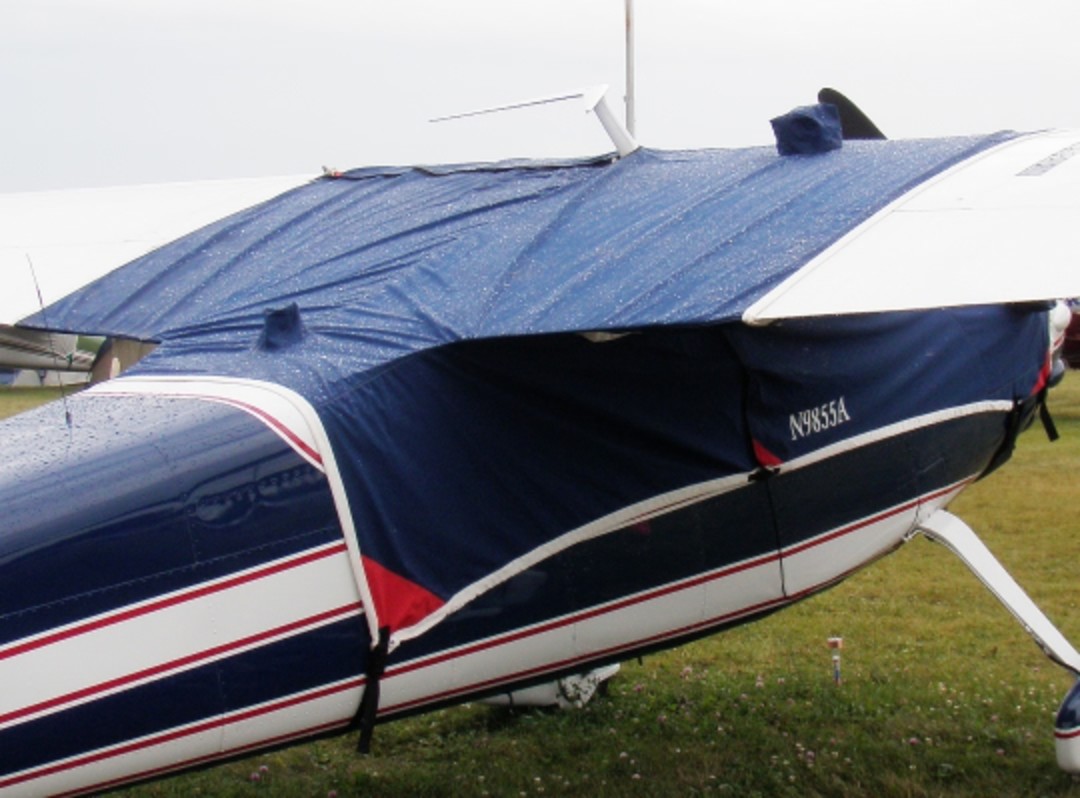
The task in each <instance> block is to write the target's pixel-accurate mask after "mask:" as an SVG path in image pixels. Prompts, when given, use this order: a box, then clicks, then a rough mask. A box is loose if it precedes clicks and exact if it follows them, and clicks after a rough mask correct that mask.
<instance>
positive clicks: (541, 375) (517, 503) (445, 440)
mask: <svg viewBox="0 0 1080 798" xmlns="http://www.w3.org/2000/svg"><path fill="white" fill-rule="evenodd" d="M1005 138H1006V135H1004V134H1002V135H997V136H992V137H982V138H954V139H944V140H927V141H906V142H904V141H889V142H884V141H883V142H877V141H875V142H848V143H845V145H844V147H843V148H842V149H839V150H835V151H832V152H829V153H826V154H821V155H812V156H801V155H796V156H790V157H783V158H782V157H780V156H778V155H777V154H776V151H775V150H774V149H772V148H764V147H763V148H754V149H749V150H733V151H727V150H707V151H695V152H658V151H652V150H638V151H637V152H635V153H633V154H632V155H630V156H628V157H625V158H622V159H620V160H612V159H610V158H607V159H600V160H591V161H583V162H574V163H569V164H534V163H529V164H518V165H513V164H503V165H496V166H474V167H456V168H452V167H447V168H440V169H420V168H409V169H368V170H359V171H355V172H351V173H347V174H345V175H343V176H341V177H339V178H336V179H331V178H327V179H321V180H317V181H314V182H312V183H311V184H309V185H306V186H303V187H301V188H298V189H295V190H293V191H291V192H288V193H286V194H284V195H282V196H280V197H278V198H276V199H274V200H271V201H269V202H266V203H264V204H262V205H259V206H257V207H254V208H252V209H249V210H247V211H244V212H241V213H239V214H236V215H234V216H231V217H229V218H227V219H224V220H222V221H220V222H217V223H215V224H213V225H210V226H208V227H206V228H204V229H202V230H200V231H198V232H196V233H193V234H191V235H189V236H187V237H185V238H183V239H180V240H178V241H176V242H174V243H172V244H169V245H167V246H165V247H162V248H161V249H159V250H157V251H155V252H152V253H150V254H148V255H146V256H145V257H143V258H141V259H139V260H137V261H134V262H132V263H130V264H128V265H127V266H125V267H123V268H121V269H119V270H117V271H116V272H113V273H112V274H110V275H107V276H106V277H104V278H102V279H101V280H99V281H97V282H96V283H93V284H91V285H90V286H88V287H86V288H84V289H83V290H81V291H79V292H77V293H75V294H73V295H71V296H70V297H68V298H66V299H64V300H61V301H60V302H58V303H56V304H54V305H52V306H51V307H49V308H48V309H47V311H46V312H45V315H41V314H39V315H36V316H34V317H31V318H30V319H27V320H26V322H25V324H27V325H29V326H37V327H44V326H46V325H45V322H44V319H48V326H49V327H51V328H53V329H60V330H71V331H79V332H83V333H97V334H104V335H117V336H126V337H132V338H138V339H144V340H155V341H159V342H161V345H160V346H159V347H158V349H157V350H156V351H155V352H154V354H153V355H151V356H150V357H149V358H147V359H146V360H145V361H143V362H142V363H141V364H140V365H139V366H138V367H137V370H138V372H141V373H143V374H194V375H216V376H236V377H244V378H250V379H259V380H266V381H269V382H274V383H279V384H283V385H285V386H287V387H289V388H291V389H293V390H295V391H297V392H298V393H300V394H301V395H302V396H304V397H305V398H306V399H307V400H308V401H309V402H310V403H311V404H312V405H313V406H314V407H315V409H316V410H317V412H318V413H319V415H320V418H321V419H322V421H323V424H324V426H325V428H326V430H327V433H328V435H329V437H330V440H331V443H332V446H333V447H334V455H335V459H336V461H337V463H338V465H339V467H340V470H341V476H342V479H343V481H344V484H345V488H346V491H347V494H348V497H349V504H350V507H351V512H352V514H353V516H354V521H355V527H356V530H357V535H358V539H359V546H360V550H361V552H362V554H363V557H364V567H365V571H366V575H367V581H368V583H369V587H370V589H371V595H372V597H373V600H374V603H375V607H374V610H375V612H374V613H372V617H375V618H377V619H378V621H377V622H378V624H379V625H380V626H382V625H385V626H389V627H391V628H392V629H403V628H408V627H410V626H415V625H416V624H418V623H420V622H422V621H423V619H424V618H425V617H426V616H428V615H430V614H431V613H433V612H435V611H436V610H437V609H438V608H439V607H441V606H443V605H444V604H445V603H446V602H447V601H448V600H449V599H451V598H452V597H454V596H456V595H459V594H460V593H461V591H462V590H463V589H465V588H466V587H468V586H470V585H475V584H478V583H481V582H483V581H484V580H485V579H486V578H490V577H491V575H492V574H495V573H497V572H499V571H500V569H504V568H505V567H506V566H507V564H508V563H510V562H511V561H513V560H514V559H515V558H519V557H521V556H523V554H525V553H527V552H530V551H535V550H536V549H537V547H540V546H543V545H545V544H547V543H548V542H550V541H551V540H553V539H555V538H557V537H558V536H560V535H563V534H565V533H566V532H567V531H568V530H572V529H577V528H580V527H582V526H583V525H584V524H587V523H589V522H590V521H591V520H592V519H595V518H599V517H601V516H604V515H606V514H610V513H613V512H615V511H617V510H619V509H620V508H626V507H628V506H631V505H634V504H635V502H641V501H644V500H646V499H649V498H650V497H655V496H659V495H663V494H665V492H670V491H674V490H678V489H680V488H682V487H684V486H687V485H693V484H700V483H703V482H707V481H708V480H712V479H717V478H721V477H724V476H726V475H731V474H737V473H747V472H749V471H751V470H752V469H753V468H755V467H756V466H757V465H758V461H757V460H756V459H755V455H754V452H753V450H752V447H751V444H750V438H751V432H752V430H748V429H747V426H746V419H745V412H744V408H743V406H742V402H743V401H744V394H745V393H746V384H745V379H746V377H745V374H744V369H743V367H741V366H739V365H738V359H737V358H736V357H735V356H734V355H733V354H732V351H733V350H732V344H731V341H730V340H729V338H728V337H726V336H723V335H715V336H714V335H710V334H707V333H706V332H703V331H707V330H709V329H714V330H715V329H717V328H718V327H719V326H720V325H722V324H723V323H725V322H732V321H736V320H738V319H739V318H740V317H741V315H742V313H743V311H744V310H745V309H746V308H747V307H748V306H749V305H750V304H751V303H753V302H754V301H755V300H757V299H758V298H760V297H761V296H763V295H764V294H765V293H766V292H767V291H768V290H769V289H771V288H772V287H774V286H775V285H777V284H778V283H779V282H780V281H782V280H783V279H785V278H787V277H788V276H790V275H791V274H793V273H794V272H795V271H797V270H798V269H799V268H800V267H802V266H803V265H804V264H805V263H807V261H808V260H809V259H811V258H812V257H813V256H814V255H816V254H817V253H819V252H821V251H822V250H823V249H825V248H826V247H827V246H829V245H830V244H832V243H833V242H835V241H836V240H837V239H839V238H840V237H841V236H843V235H844V234H845V233H847V232H848V231H849V230H851V229H852V228H853V227H854V226H856V225H857V224H859V223H860V222H862V221H864V220H866V219H867V218H868V217H869V216H871V215H872V214H873V213H875V212H876V211H878V210H879V209H881V208H882V207H883V206H884V205H886V204H887V203H888V202H890V201H891V200H893V199H895V198H896V197H898V196H899V195H901V194H902V193H904V192H906V191H907V190H909V189H910V188H912V187H913V186H915V185H917V184H919V183H921V182H922V181H924V180H926V179H927V178H929V177H931V176H933V175H935V174H937V173H938V172H940V171H941V170H943V169H945V168H947V167H949V166H951V165H953V164H955V163H957V162H958V161H960V160H963V159H965V158H967V157H970V156H971V155H972V154H974V153H976V152H979V151H981V150H982V149H984V148H986V147H988V146H991V145H993V144H995V143H998V142H1000V141H1002V140H1004V139H1005ZM665 329H668V330H670V332H665V331H664V330H665ZM693 329H696V330H698V332H699V333H700V334H693V335H683V334H682V331H687V330H693ZM642 330H649V331H650V333H649V334H648V335H637V336H635V335H631V336H625V337H623V338H620V339H618V340H616V341H614V342H612V343H610V344H605V343H594V342H593V341H590V340H587V339H586V338H584V337H581V336H577V335H567V333H575V332H584V331H609V332H618V331H642ZM598 347H604V349H603V350H602V351H603V352H605V354H604V356H603V358H601V359H600V360H598V359H597V356H596V354H595V353H596V352H597V351H601V350H600V349H598ZM598 362H599V363H602V364H603V365H602V368H603V374H602V379H598V374H597V368H598V365H597V364H598ZM703 364H705V365H703ZM755 434H756V433H755ZM761 437H767V436H766V433H762V434H761ZM766 442H767V441H766ZM780 445H781V444H780V443H776V444H772V446H773V448H774V449H776V448H778V447H779V446H780ZM568 453H571V454H572V456H570V457H568ZM775 454H776V455H777V456H788V455H790V454H794V453H789V452H781V451H776V452H775ZM511 461H512V462H514V463H515V464H516V465H515V468H514V469H512V470H509V469H507V467H506V463H507V462H511Z"/></svg>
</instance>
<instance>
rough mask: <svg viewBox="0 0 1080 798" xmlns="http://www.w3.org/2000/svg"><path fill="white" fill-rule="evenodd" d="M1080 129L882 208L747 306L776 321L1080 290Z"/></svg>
mask: <svg viewBox="0 0 1080 798" xmlns="http://www.w3.org/2000/svg"><path fill="white" fill-rule="evenodd" d="M1076 156H1080V132H1078V131H1067V132H1062V131H1055V132H1045V133H1037V134H1032V135H1030V136H1024V137H1021V138H1017V139H1012V140H1009V141H1007V142H1005V143H1003V144H1000V145H998V146H997V147H995V148H992V149H990V150H987V151H985V152H983V153H981V154H979V155H977V156H975V157H974V158H971V159H970V160H967V161H963V162H961V163H960V164H959V165H957V166H955V167H953V168H952V169H950V170H947V171H945V172H943V173H941V174H940V175H938V176H937V177H935V178H933V179H931V180H929V181H927V182H926V183H924V184H923V185H921V186H919V187H917V188H916V189H915V190H913V191H911V192H909V193H907V194H904V195H903V196H901V197H900V198H899V199H898V200H897V201H895V202H893V203H891V204H890V205H888V206H886V207H885V208H883V209H882V210H881V211H879V212H878V213H876V214H875V215H874V216H872V217H870V218H869V219H868V220H867V221H865V222H864V223H863V224H861V225H859V226H858V227H856V228H854V229H853V230H851V231H850V232H849V233H848V234H847V235H845V236H843V237H842V238H840V239H839V240H838V241H836V242H835V243H834V244H832V245H831V246H829V247H828V248H827V249H825V250H824V251H823V252H821V253H820V254H819V255H818V256H817V257H815V258H813V259H812V260H811V261H810V262H808V263H807V264H806V265H805V266H803V267H802V268H801V269H799V270H798V271H797V272H796V273H795V274H793V275H791V276H790V277H789V278H788V279H786V280H785V281H784V282H783V283H781V284H780V285H778V286H777V287H776V288H774V289H773V290H772V291H770V292H769V293H768V294H766V295H765V296H763V297H762V298H761V299H760V300H758V301H757V302H755V303H754V304H753V305H751V306H750V307H749V308H748V309H747V310H746V312H745V313H744V315H743V319H744V321H747V322H749V323H763V322H768V321H770V320H775V319H784V318H793V317H806V316H824V315H830V314H846V313H872V312H880V311H891V310H911V309H920V308H932V307H942V306H959V305H980V304H990V303H998V302H1020V301H1026V300H1042V299H1047V298H1053V297H1058V298H1067V297H1075V296H1080V157H1076Z"/></svg>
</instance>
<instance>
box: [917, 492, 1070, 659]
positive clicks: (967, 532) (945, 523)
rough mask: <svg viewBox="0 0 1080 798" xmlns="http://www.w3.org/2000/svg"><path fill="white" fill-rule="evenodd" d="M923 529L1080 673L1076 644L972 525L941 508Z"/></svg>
mask: <svg viewBox="0 0 1080 798" xmlns="http://www.w3.org/2000/svg"><path fill="white" fill-rule="evenodd" d="M920 528H921V530H922V531H923V533H925V535H926V536H927V537H928V538H930V539H931V540H934V541H937V542H938V543H943V544H945V546H947V547H948V548H949V549H950V550H951V551H952V553H953V554H955V555H956V556H957V557H959V558H960V559H961V560H963V561H964V564H965V565H966V566H967V567H968V568H970V569H971V570H972V572H973V573H974V574H975V576H977V577H979V580H980V581H981V582H982V583H983V584H984V585H986V587H987V588H988V589H989V590H990V592H991V593H993V594H994V596H996V597H997V599H998V601H1000V602H1001V603H1002V604H1004V605H1005V608H1006V609H1007V610H1009V612H1011V613H1012V614H1013V616H1014V617H1015V618H1016V620H1017V621H1019V622H1020V625H1021V626H1023V627H1024V631H1026V632H1027V633H1028V634H1029V635H1031V636H1032V638H1034V640H1035V642H1036V643H1037V644H1038V645H1039V648H1041V649H1042V650H1043V652H1044V653H1045V654H1046V656H1048V657H1049V658H1050V659H1052V660H1053V661H1054V662H1056V663H1058V664H1059V665H1061V666H1062V667H1064V668H1066V669H1068V670H1069V671H1071V672H1072V674H1073V675H1074V676H1080V653H1077V651H1076V649H1075V648H1073V646H1072V644H1071V643H1070V642H1069V641H1068V640H1066V639H1065V636H1064V635H1063V634H1061V632H1059V631H1058V629H1057V627H1056V626H1054V624H1053V623H1051V622H1050V619H1049V618H1047V617H1046V615H1044V614H1043V611H1042V610H1040V609H1039V608H1038V607H1037V606H1036V605H1035V602H1034V601H1032V600H1031V598H1030V597H1029V596H1028V594H1027V593H1025V592H1024V589H1023V588H1022V587H1020V585H1018V584H1017V583H1016V580H1015V579H1013V578H1012V576H1010V575H1009V572H1008V571H1006V570H1005V567H1004V566H1003V565H1002V564H1001V563H1000V562H998V560H997V558H996V557H994V555H993V554H992V553H991V552H990V549H988V548H986V544H984V543H983V542H982V541H981V540H979V537H978V535H976V534H975V532H974V531H973V530H972V529H971V527H969V526H968V525H967V524H965V523H964V522H963V521H961V520H960V519H959V518H957V517H956V516H955V515H953V514H952V513H950V512H947V511H946V510H938V511H937V512H936V513H934V514H933V515H932V516H930V518H928V519H927V520H926V521H923V522H922V524H920Z"/></svg>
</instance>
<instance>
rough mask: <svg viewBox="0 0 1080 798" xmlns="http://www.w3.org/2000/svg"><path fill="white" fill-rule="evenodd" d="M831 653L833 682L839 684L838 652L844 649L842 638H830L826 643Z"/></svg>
mask: <svg viewBox="0 0 1080 798" xmlns="http://www.w3.org/2000/svg"><path fill="white" fill-rule="evenodd" d="M826 642H827V643H828V645H829V649H830V650H831V651H832V653H833V654H832V677H833V682H835V683H836V684H838V685H839V684H840V650H841V649H842V648H843V647H844V638H842V637H830V638H829V639H828V640H827V641H826Z"/></svg>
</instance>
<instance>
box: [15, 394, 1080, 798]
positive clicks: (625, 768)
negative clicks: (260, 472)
mask: <svg viewBox="0 0 1080 798" xmlns="http://www.w3.org/2000/svg"><path fill="white" fill-rule="evenodd" d="M10 399H11V396H10V393H9V392H6V391H4V392H0V414H2V413H3V408H4V407H6V403H7V402H8V401H9V400H10ZM24 400H25V397H23V398H22V399H20V400H19V401H20V402H23V401H24ZM1051 409H1052V410H1053V412H1054V417H1055V420H1056V421H1057V423H1058V427H1059V429H1060V431H1061V434H1062V439H1061V440H1059V441H1058V442H1056V443H1054V444H1050V443H1048V442H1047V440H1046V436H1045V435H1044V434H1043V432H1042V430H1041V429H1040V428H1038V427H1036V428H1033V429H1032V430H1030V431H1029V432H1027V433H1026V434H1025V435H1024V436H1023V437H1022V438H1021V441H1020V445H1019V447H1018V449H1017V452H1016V454H1015V455H1014V457H1013V460H1012V462H1010V463H1009V464H1008V465H1007V466H1006V467H1005V468H1003V469H1001V470H1000V471H998V472H997V473H995V474H993V475H991V476H990V477H989V478H987V479H986V480H985V481H983V482H981V483H978V484H977V485H975V486H974V487H972V488H971V489H970V490H968V491H967V492H966V493H965V494H964V495H963V496H961V497H960V499H959V500H958V501H956V502H955V503H954V504H953V506H952V509H953V510H954V511H955V512H956V513H958V514H960V515H962V516H963V517H964V518H965V519H966V520H967V521H968V522H969V523H970V524H971V525H972V526H973V527H974V528H975V529H976V530H977V531H979V532H980V533H981V534H982V536H983V539H984V540H985V541H986V543H987V544H988V545H989V546H990V548H991V549H992V550H994V552H995V553H996V554H997V555H998V557H999V558H1000V559H1001V560H1002V561H1003V562H1004V563H1005V565H1006V566H1007V567H1008V568H1009V569H1010V571H1011V572H1012V573H1013V575H1014V576H1015V577H1016V578H1017V579H1018V581H1019V582H1020V583H1021V584H1022V585H1024V586H1025V587H1026V588H1027V589H1028V591H1029V592H1030V593H1031V595H1032V597H1033V598H1034V599H1035V601H1036V602H1037V603H1038V604H1040V606H1041V607H1042V608H1043V609H1044V610H1045V611H1046V612H1047V614H1048V615H1049V616H1050V617H1051V618H1052V619H1053V620H1055V622H1057V623H1058V624H1059V626H1060V627H1061V629H1062V631H1063V632H1064V633H1065V634H1066V636H1068V637H1070V638H1071V639H1072V640H1073V641H1074V642H1080V613H1078V611H1077V607H1078V602H1080V584H1077V580H1076V574H1077V570H1078V569H1077V567H1076V564H1077V562H1078V560H1080V539H1078V537H1077V532H1078V531H1080V530H1078V527H1080V523H1078V520H1077V519H1078V515H1080V507H1078V504H1080V502H1078V499H1080V488H1078V487H1077V482H1076V474H1077V472H1078V469H1080V375H1075V374H1073V375H1069V377H1068V378H1067V379H1066V381H1065V383H1064V384H1063V385H1062V386H1061V387H1059V388H1058V389H1057V390H1056V391H1055V392H1054V394H1053V395H1052V398H1051ZM834 635H839V636H843V638H844V650H843V675H844V679H843V683H842V684H841V685H839V686H837V685H835V684H834V683H833V681H832V678H831V661H830V652H829V650H828V648H827V647H826V639H827V638H828V637H830V636H834ZM1070 685H1071V678H1070V677H1069V676H1068V675H1067V674H1066V673H1064V672H1063V671H1062V670H1061V669H1060V668H1058V667H1057V666H1055V665H1053V664H1052V663H1050V662H1049V661H1048V660H1047V659H1046V658H1045V657H1044V656H1043V655H1042V653H1041V652H1040V651H1039V650H1038V649H1037V648H1036V646H1035V645H1034V644H1033V643H1032V642H1031V640H1030V639H1029V638H1028V637H1027V636H1026V635H1025V634H1024V632H1023V631H1022V630H1021V629H1020V627H1019V626H1018V625H1017V624H1016V622H1015V621H1013V620H1012V618H1011V616H1009V615H1008V614H1007V613H1006V611H1005V610H1004V609H1003V608H1001V607H1000V606H999V605H998V604H997V603H996V601H995V600H994V599H993V598H992V597H991V596H990V594H989V593H987V592H986V590H985V589H983V588H982V586H981V585H980V584H979V583H978V582H977V581H976V580H975V578H974V577H973V576H972V575H971V574H970V573H968V572H967V570H966V569H965V568H964V567H963V565H962V564H961V563H960V562H959V561H958V560H956V559H955V558H954V557H953V556H952V555H951V554H949V553H948V552H947V551H945V550H944V549H943V548H942V547H939V546H936V545H934V544H931V543H929V542H927V541H925V540H923V539H921V538H919V539H916V540H915V541H913V542H912V543H910V544H908V545H907V546H905V547H904V548H902V549H901V550H900V551H899V552H897V553H896V554H894V555H892V556H890V557H888V558H886V559H885V560H883V561H881V562H880V563H877V564H876V565H874V566H872V567H870V568H868V569H867V570H865V571H863V572H861V573H859V574H857V575H856V576H854V577H853V578H851V579H849V580H848V581H847V582H845V583H844V584H842V585H840V586H839V587H837V588H834V589H833V590H831V591H829V592H827V593H824V594H821V595H818V596H816V597H814V598H812V599H810V600H808V601H805V602H803V603H801V604H799V605H797V606H795V607H793V608H791V609H789V610H786V611H784V612H782V613H779V614H777V615H774V616H772V617H770V618H768V619H766V620H764V621H761V622H759V623H756V624H752V625H749V626H745V627H741V628H739V629H736V630H733V631H731V632H728V633H725V634H722V635H717V636H715V637H712V638H709V639H707V640H704V641H700V642H698V643H694V644H692V645H687V646H684V647H681V648H678V649H675V650H673V651H670V652H666V653H664V654H657V655H654V656H650V657H647V658H646V659H645V660H644V661H643V662H641V663H638V662H629V663H626V664H625V665H624V667H623V671H622V673H620V675H619V676H618V677H616V679H615V680H614V681H613V683H612V685H611V689H610V692H609V695H608V696H607V697H606V698H604V699H601V700H596V701H594V702H592V703H591V704H589V705H587V706H586V707H585V708H584V709H582V710H576V711H569V712H511V711H508V710H501V709H494V708H490V707H486V706H479V705H473V706H464V707H458V708H454V709H449V710H444V711H440V712H436V713H432V714H429V715H424V716H420V717H417V718H413V719H409V720H404V721H399V722H396V723H391V724H387V725H385V726H381V727H379V728H378V729H377V730H376V734H375V740H374V744H373V753H372V754H371V755H369V756H366V757H361V756H359V755H357V754H356V753H355V752H354V747H355V736H354V735H346V736H343V737H339V738H335V739H331V740H324V741H319V742H315V743H310V744H307V745H301V746H296V747H293V748H290V749H287V750H285V751H281V752H278V753H274V754H268V755H262V756H257V757H254V758H251V759H247V760H244V761H240V762H235V763H231V764H226V765H222V766H219V767H217V768H214V769H211V770H207V771H203V772H198V773H192V774H184V775H180V776H176V777H174V778H171V779H168V780H164V781H160V782H157V783H154V784H148V785H143V786H140V787H136V788H132V789H130V790H128V791H126V792H124V793H123V794H124V795H126V796H130V798H145V797H146V796H191V795H205V796H259V795H263V796H328V795H332V794H336V795H338V796H354V795H355V796H387V797H388V798H389V797H392V796H482V795H492V796H541V795H543V796H546V795H573V796H612V797H613V798H614V796H665V795H673V796H675V795H677V796H682V795H730V796H793V797H794V796H800V797H802V796H866V795H872V796H875V798H886V797H887V796H904V797H912V796H980V797H982V796H991V795H1006V796H1080V782H1078V781H1076V780H1074V779H1073V778H1072V777H1070V776H1068V775H1065V774H1063V773H1061V772H1060V771H1058V769H1057V767H1056V765H1055V762H1054V751H1053V735H1052V730H1053V718H1054V714H1055V712H1056V709H1057V706H1058V704H1059V702H1060V700H1061V698H1062V697H1063V696H1064V694H1065V692H1066V690H1067V689H1068V687H1069V686H1070Z"/></svg>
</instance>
